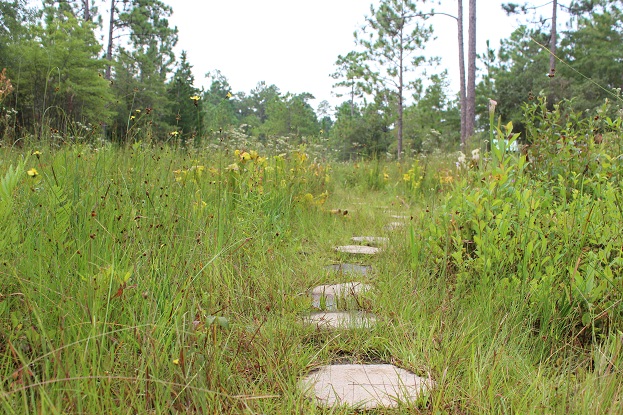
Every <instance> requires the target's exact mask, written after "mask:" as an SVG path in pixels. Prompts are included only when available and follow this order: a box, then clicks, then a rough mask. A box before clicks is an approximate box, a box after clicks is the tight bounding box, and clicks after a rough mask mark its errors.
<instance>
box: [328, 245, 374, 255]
mask: <svg viewBox="0 0 623 415" xmlns="http://www.w3.org/2000/svg"><path fill="white" fill-rule="evenodd" d="M335 250H336V251H337V252H342V253H345V254H355V255H376V254H378V253H379V252H380V251H381V249H380V248H376V247H373V246H364V245H344V246H338V247H336V248H335Z"/></svg>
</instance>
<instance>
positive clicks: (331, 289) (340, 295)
mask: <svg viewBox="0 0 623 415" xmlns="http://www.w3.org/2000/svg"><path fill="white" fill-rule="evenodd" d="M371 288H372V286H370V285H368V284H363V283H361V282H346V283H343V284H333V285H320V286H318V287H316V288H314V289H313V290H312V292H311V295H312V305H313V306H314V307H316V308H322V309H324V310H335V309H337V306H338V302H339V301H340V300H344V301H347V300H349V299H354V298H356V297H357V296H358V295H359V294H361V293H363V292H365V291H368V290H370V289H371Z"/></svg>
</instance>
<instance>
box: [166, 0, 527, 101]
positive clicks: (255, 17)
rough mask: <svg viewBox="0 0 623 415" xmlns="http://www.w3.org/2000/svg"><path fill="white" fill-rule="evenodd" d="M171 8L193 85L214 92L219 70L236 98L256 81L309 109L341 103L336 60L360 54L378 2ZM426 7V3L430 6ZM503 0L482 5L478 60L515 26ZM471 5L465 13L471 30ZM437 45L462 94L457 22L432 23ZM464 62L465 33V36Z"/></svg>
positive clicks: (175, 2) (449, 5)
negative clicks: (358, 43)
mask: <svg viewBox="0 0 623 415" xmlns="http://www.w3.org/2000/svg"><path fill="white" fill-rule="evenodd" d="M165 1H166V3H168V4H170V5H171V6H172V7H173V16H171V18H170V23H171V24H172V25H176V26H177V27H178V29H179V43H178V46H177V49H178V52H179V51H181V50H182V49H183V50H186V51H187V53H188V60H189V62H190V64H191V65H193V67H194V68H193V71H194V74H195V84H196V86H198V87H201V86H203V87H205V88H208V87H209V82H210V81H209V80H208V79H206V78H205V74H206V73H207V72H209V71H211V70H215V69H219V70H220V71H221V72H222V73H223V75H225V76H226V77H227V79H228V80H229V83H230V85H231V86H232V90H233V92H239V91H243V92H245V93H248V92H249V91H250V90H251V89H252V88H254V87H255V86H256V84H257V83H258V82H259V81H265V82H266V83H267V84H269V85H270V84H275V85H276V86H277V87H279V89H280V90H281V92H282V93H285V92H292V93H301V92H310V93H311V94H313V95H314V96H315V97H316V100H315V101H313V102H312V105H314V106H317V105H318V103H319V102H320V101H322V100H325V99H326V100H328V101H329V102H330V103H331V104H332V106H335V105H337V104H339V103H340V102H341V101H342V100H343V99H342V98H336V97H335V96H334V95H333V94H332V91H333V89H332V85H333V84H334V83H335V80H334V79H332V78H331V77H330V76H329V75H330V74H331V73H332V72H334V71H335V66H334V63H335V61H336V59H337V56H338V55H339V54H342V55H344V54H346V53H348V52H349V51H351V50H354V49H355V43H354V37H353V32H354V31H355V30H356V29H357V28H358V27H359V26H361V24H362V23H363V22H364V17H365V16H366V15H367V14H369V10H370V4H371V2H372V1H374V2H375V3H377V2H378V1H377V0H315V1H303V0H261V1H260V0H165ZM430 3H431V2H430V1H428V2H427V3H426V4H427V5H428V4H430ZM441 3H442V4H441V5H436V6H435V10H436V11H444V12H447V13H449V14H452V15H456V8H457V3H456V0H442V1H441ZM501 3H502V2H501V1H496V0H478V3H477V42H478V46H477V49H478V53H483V52H484V51H485V50H486V41H487V39H489V40H490V41H491V46H492V47H494V48H495V49H497V47H498V45H499V39H500V38H506V37H508V36H509V35H510V33H511V32H512V31H513V30H514V28H516V27H517V25H518V24H517V23H516V18H515V17H507V16H506V14H505V13H504V12H503V10H502V9H501V7H500V5H501ZM467 13H468V10H467V0H464V14H465V22H464V25H465V26H466V28H465V30H466V31H467ZM428 21H429V22H430V23H431V24H432V25H433V27H434V33H435V36H437V38H438V39H437V40H435V41H431V42H429V43H428V44H427V49H426V50H427V53H429V54H431V55H436V56H440V57H441V58H442V60H441V64H440V65H439V67H438V68H437V71H438V72H441V71H442V70H443V69H445V68H447V69H448V72H449V77H450V81H451V89H452V92H456V91H458V45H457V30H456V21H455V20H454V19H452V18H449V17H446V16H435V17H433V18H431V19H429V20H428ZM465 42H466V46H465V53H466V55H467V33H466V34H465Z"/></svg>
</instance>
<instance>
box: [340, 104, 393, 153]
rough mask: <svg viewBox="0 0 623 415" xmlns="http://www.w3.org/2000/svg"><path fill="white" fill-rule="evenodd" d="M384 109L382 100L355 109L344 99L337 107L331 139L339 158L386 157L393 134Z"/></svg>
mask: <svg viewBox="0 0 623 415" xmlns="http://www.w3.org/2000/svg"><path fill="white" fill-rule="evenodd" d="M383 109H384V108H383V106H382V103H374V104H369V105H366V106H364V107H363V108H360V107H359V106H355V107H354V108H353V107H351V105H350V103H348V102H345V103H343V104H342V105H341V106H340V107H338V109H337V114H336V118H337V119H336V121H335V124H334V125H333V127H332V128H331V134H330V139H329V142H330V144H331V148H332V149H333V150H334V151H335V152H336V157H337V158H338V159H340V160H353V159H355V160H356V159H359V158H361V157H365V158H368V157H381V156H383V157H384V156H385V153H387V151H388V150H389V146H390V143H391V141H392V137H391V135H390V133H389V128H388V124H389V123H388V120H387V119H386V117H385V116H384V114H385V113H386V112H385V111H383Z"/></svg>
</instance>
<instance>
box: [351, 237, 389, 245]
mask: <svg viewBox="0 0 623 415" xmlns="http://www.w3.org/2000/svg"><path fill="white" fill-rule="evenodd" d="M351 240H352V241H353V242H357V243H360V244H370V245H387V244H388V243H389V238H386V237H384V236H353V237H352V238H351Z"/></svg>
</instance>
